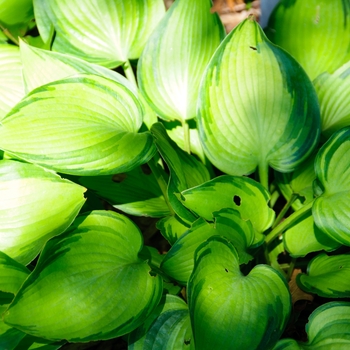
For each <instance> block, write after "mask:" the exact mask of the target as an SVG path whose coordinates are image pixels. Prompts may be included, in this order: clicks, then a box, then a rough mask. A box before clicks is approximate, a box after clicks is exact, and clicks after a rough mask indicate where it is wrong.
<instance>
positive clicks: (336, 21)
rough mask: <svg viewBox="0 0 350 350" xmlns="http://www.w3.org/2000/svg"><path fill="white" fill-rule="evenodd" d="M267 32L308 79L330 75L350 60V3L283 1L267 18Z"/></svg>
mask: <svg viewBox="0 0 350 350" xmlns="http://www.w3.org/2000/svg"><path fill="white" fill-rule="evenodd" d="M291 28H293V30H291ZM267 33H268V36H269V38H270V39H271V40H272V42H274V43H275V44H276V45H279V46H281V47H283V48H284V49H285V50H287V51H288V52H289V53H290V54H291V55H293V57H295V59H296V60H297V61H298V62H299V63H300V64H301V65H302V66H303V67H304V69H305V70H306V72H307V73H308V74H309V76H310V78H311V79H314V78H316V77H317V76H318V75H319V74H321V73H323V72H329V73H333V72H334V71H335V70H336V69H337V68H339V67H340V66H342V65H343V64H344V63H345V62H347V61H349V60H350V52H349V49H348V47H349V44H350V3H349V1H348V0H334V1H328V0H309V1H304V0H282V1H280V3H279V5H278V7H276V9H275V11H274V12H273V14H272V15H271V17H270V20H269V25H268V28H267Z"/></svg>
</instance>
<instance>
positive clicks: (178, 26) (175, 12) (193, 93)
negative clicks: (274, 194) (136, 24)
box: [137, 0, 225, 122]
mask: <svg viewBox="0 0 350 350" xmlns="http://www.w3.org/2000/svg"><path fill="white" fill-rule="evenodd" d="M211 5H212V4H211V1H210V0H191V1H187V0H178V1H176V2H175V3H174V4H173V5H172V6H171V8H170V9H169V11H168V12H167V13H166V15H165V16H164V18H163V19H162V21H161V22H160V23H159V25H158V26H157V27H156V29H155V31H154V32H153V34H152V35H151V36H150V38H149V40H148V42H147V45H146V47H145V49H144V51H143V53H142V55H141V57H140V60H139V64H138V71H137V72H138V73H137V74H138V81H139V85H140V89H141V92H142V94H143V95H144V96H145V98H146V100H147V101H148V102H149V103H150V104H151V105H152V107H153V108H154V109H155V110H156V111H157V113H158V114H159V116H161V117H162V118H163V119H165V120H174V119H176V120H179V121H181V122H184V121H185V120H188V119H191V118H194V117H196V115H197V112H196V103H197V96H198V89H199V83H200V80H201V77H202V74H203V72H204V69H205V67H206V65H207V64H208V62H209V60H210V58H211V56H212V54H213V53H214V51H215V49H216V48H217V47H218V46H219V44H220V41H221V40H222V39H223V37H224V35H225V32H224V29H223V26H222V24H221V21H220V19H219V17H218V16H217V14H211V13H210V8H211Z"/></svg>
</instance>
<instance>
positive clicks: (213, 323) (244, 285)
mask: <svg viewBox="0 0 350 350" xmlns="http://www.w3.org/2000/svg"><path fill="white" fill-rule="evenodd" d="M188 303H189V309H190V316H191V323H192V331H193V336H194V342H195V346H196V348H197V349H201V350H206V349H208V350H209V349H242V350H244V349H269V348H270V347H272V346H273V345H274V344H275V342H277V340H278V339H279V337H280V336H281V334H282V332H283V330H284V328H285V326H286V323H287V321H288V318H289V314H290V311H291V296H290V293H289V289H288V286H287V283H286V281H285V280H284V279H283V277H282V276H281V275H280V274H279V273H278V272H277V271H275V270H274V269H273V268H271V267H270V266H267V265H258V266H256V267H255V268H254V269H253V270H252V271H251V272H250V273H249V274H248V275H247V276H244V275H243V274H242V273H241V272H240V270H239V263H238V255H237V252H236V250H235V249H234V247H233V246H232V245H231V244H230V243H228V242H227V240H225V239H224V238H221V237H218V236H214V237H212V238H210V239H208V241H207V242H205V243H203V244H202V245H201V246H200V247H199V248H198V250H197V252H196V255H195V266H194V270H193V273H192V275H191V278H190V280H189V282H188Z"/></svg>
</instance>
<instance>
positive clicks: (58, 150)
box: [0, 74, 155, 175]
mask: <svg viewBox="0 0 350 350" xmlns="http://www.w3.org/2000/svg"><path fill="white" fill-rule="evenodd" d="M142 117H143V114H142V107H141V105H140V103H139V101H138V100H137V99H136V97H135V96H134V95H133V93H132V92H130V90H129V89H127V88H126V87H125V86H124V85H121V84H119V83H117V82H115V81H112V80H109V79H106V78H103V77H100V76H97V75H84V74H81V75H76V76H74V77H71V78H67V79H63V80H58V81H55V82H52V83H49V84H47V85H44V86H42V87H40V88H38V89H35V90H33V91H32V92H31V93H30V94H28V95H27V96H26V98H25V99H23V100H22V101H21V102H20V103H19V104H18V105H17V106H16V107H15V108H14V109H13V110H12V111H11V113H9V114H8V115H7V116H6V118H4V119H3V120H2V126H1V127H0V148H1V149H3V150H5V151H7V152H8V153H9V154H10V155H14V156H16V157H18V158H20V159H24V160H26V161H29V162H32V163H36V164H39V165H42V166H44V167H47V168H49V169H53V170H55V171H57V172H61V173H66V174H72V175H107V174H116V173H121V172H126V171H129V170H131V169H133V168H135V167H136V166H138V165H140V164H143V163H145V162H147V161H148V160H149V159H150V158H151V157H152V156H153V155H154V153H155V147H154V144H153V140H152V136H151V135H150V134H149V133H148V132H145V133H137V132H138V130H139V128H140V127H141V124H142Z"/></svg>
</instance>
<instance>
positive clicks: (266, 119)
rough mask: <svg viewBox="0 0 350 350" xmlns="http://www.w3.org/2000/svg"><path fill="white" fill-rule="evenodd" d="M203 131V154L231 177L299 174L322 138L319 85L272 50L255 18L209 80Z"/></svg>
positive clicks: (237, 34) (225, 50)
mask: <svg viewBox="0 0 350 350" xmlns="http://www.w3.org/2000/svg"><path fill="white" fill-rule="evenodd" d="M198 108H199V114H198V127H199V131H200V137H201V140H202V144H203V148H204V151H205V153H206V155H207V157H208V158H209V160H210V161H211V162H212V163H213V164H214V165H215V166H216V167H218V168H219V169H220V170H222V171H223V172H225V173H227V174H231V175H243V174H250V173H252V172H254V171H255V169H256V168H257V167H258V168H259V173H260V182H261V183H263V184H264V186H265V187H267V182H268V178H267V177H268V174H267V171H268V166H271V167H272V168H274V169H275V170H278V171H281V172H289V171H292V170H293V169H294V168H295V167H296V166H297V165H298V164H300V163H301V162H302V161H303V160H304V159H306V157H307V156H308V155H309V154H310V153H311V151H312V149H313V148H314V147H315V145H316V144H317V142H318V138H319V134H320V113H319V106H318V101H317V95H316V93H315V90H314V88H313V86H312V83H311V81H310V79H309V78H308V76H307V75H306V73H305V72H304V70H303V69H302V68H301V67H300V65H299V64H298V63H297V62H296V61H295V59H294V58H293V57H291V56H290V55H289V54H288V53H287V52H285V51H284V50H282V49H281V48H279V47H277V46H275V45H274V44H272V43H271V42H270V41H269V40H268V39H267V38H266V36H265V35H264V33H263V31H262V29H261V28H260V26H259V25H258V24H257V23H256V22H255V21H254V20H253V19H251V18H249V19H246V20H245V21H243V22H242V23H241V24H239V25H238V26H237V27H236V28H235V29H234V30H233V31H232V32H231V33H230V34H229V35H228V36H227V37H226V38H225V40H224V41H223V42H222V43H221V45H220V47H219V48H218V49H217V50H216V52H215V54H214V55H213V57H212V59H211V61H210V63H209V65H208V67H207V69H206V72H205V74H204V76H203V79H202V83H201V88H200V95H199V101H198Z"/></svg>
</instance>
